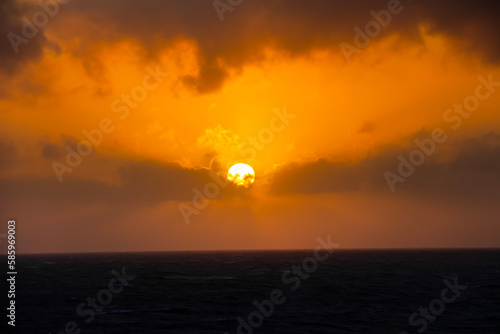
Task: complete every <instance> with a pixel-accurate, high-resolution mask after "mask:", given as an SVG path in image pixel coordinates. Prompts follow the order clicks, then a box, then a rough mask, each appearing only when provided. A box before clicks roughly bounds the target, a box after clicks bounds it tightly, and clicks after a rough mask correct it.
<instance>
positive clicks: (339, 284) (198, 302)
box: [1, 250, 500, 334]
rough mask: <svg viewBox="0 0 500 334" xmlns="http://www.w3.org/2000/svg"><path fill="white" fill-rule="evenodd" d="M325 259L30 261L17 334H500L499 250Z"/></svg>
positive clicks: (217, 256)
mask: <svg viewBox="0 0 500 334" xmlns="http://www.w3.org/2000/svg"><path fill="white" fill-rule="evenodd" d="M315 255H317V254H314V251H313V250H300V251H225V252H162V253H108V254H44V255H19V256H18V259H17V261H18V263H17V273H18V274H17V281H16V327H15V328H16V332H17V333H53V334H56V333H57V334H59V333H89V334H90V333H134V334H139V333H146V334H149V333H151V334H152V333H183V334H190V333H218V334H224V333H230V334H233V333H246V334H250V333H269V334H274V333H288V334H290V333H297V334H305V333H364V334H366V333H376V334H380V333H384V334H389V333H394V334H400V333H402V334H406V333H428V334H431V333H441V334H442V333H450V334H451V333H454V334H455V333H475V334H488V333H491V334H499V333H500V281H499V278H500V261H499V260H500V250H334V251H333V253H331V254H328V253H326V252H325V253H324V254H321V259H320V260H318V258H316V257H315ZM4 310H5V308H4ZM3 318H4V321H3V322H2V327H1V328H2V332H4V329H5V328H7V326H6V321H5V315H4V316H3ZM9 327H10V326H9ZM5 332H7V331H5Z"/></svg>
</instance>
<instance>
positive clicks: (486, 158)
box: [270, 132, 500, 200]
mask: <svg viewBox="0 0 500 334" xmlns="http://www.w3.org/2000/svg"><path fill="white" fill-rule="evenodd" d="M426 137H427V138H428V137H429V134H428V133H425V132H422V133H419V134H417V135H416V136H415V137H413V138H412V140H411V143H413V139H422V138H426ZM416 148H417V147H415V145H411V144H410V145H409V146H395V145H394V146H391V147H386V148H384V149H382V150H381V151H379V152H378V153H376V154H374V155H371V156H369V157H367V158H365V159H363V160H361V161H359V162H357V163H354V164H352V163H346V162H336V161H330V160H327V159H319V160H316V161H313V162H307V163H303V164H298V163H294V164H289V165H286V166H284V167H282V168H281V169H279V170H277V171H276V173H275V176H274V178H273V181H272V183H271V186H270V192H271V193H274V194H277V195H283V194H319V193H342V192H376V193H387V194H390V193H391V188H390V186H389V184H388V182H387V179H386V177H385V176H384V174H385V173H386V172H387V171H390V172H392V173H394V174H398V168H399V165H400V164H401V160H400V159H399V157H400V156H402V157H403V158H404V159H406V160H407V161H408V160H409V154H410V153H411V152H412V150H414V149H416ZM443 156H447V157H448V158H447V159H446V160H440V159H442V157H443ZM414 169H415V170H414V172H412V173H411V175H409V176H407V177H405V180H404V181H403V182H397V183H396V184H395V188H396V192H401V193H405V194H412V195H417V196H420V195H429V194H439V195H444V196H445V197H454V196H456V195H459V196H472V195H474V196H475V199H476V200H487V199H488V198H491V197H492V196H493V197H495V198H497V197H498V196H499V195H500V192H499V191H498V189H500V188H499V187H500V135H497V134H494V133H490V134H486V135H484V136H482V137H475V138H469V139H461V140H458V141H456V142H455V143H451V144H448V145H445V146H443V147H439V146H438V147H437V148H436V151H435V153H434V154H433V155H430V156H428V157H426V160H425V162H424V163H423V164H422V165H420V166H414Z"/></svg>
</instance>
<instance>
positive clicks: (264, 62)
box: [0, 0, 500, 253]
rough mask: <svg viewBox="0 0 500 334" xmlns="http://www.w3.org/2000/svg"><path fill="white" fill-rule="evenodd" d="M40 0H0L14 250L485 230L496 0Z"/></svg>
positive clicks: (251, 245) (7, 197)
mask: <svg viewBox="0 0 500 334" xmlns="http://www.w3.org/2000/svg"><path fill="white" fill-rule="evenodd" d="M42 4H45V5H43V6H42V5H41V4H40V3H39V2H38V1H28V0H23V1H21V0H17V1H13V0H7V1H2V3H1V4H0V30H1V38H0V79H1V80H0V200H1V202H0V219H1V221H2V225H1V226H2V227H1V229H0V232H1V233H5V231H6V229H7V220H8V219H12V218H14V219H16V221H17V246H18V248H19V251H20V252H25V253H43V252H101V251H164V250H165V251H166V250H216V249H303V248H314V247H315V245H316V238H317V237H325V236H327V235H331V239H332V241H334V242H336V243H338V244H340V247H341V248H407V247H409V248H412V247H500V224H499V223H500V218H499V217H500V205H499V200H500V114H499V110H500V20H499V19H498V13H499V9H500V8H499V4H498V2H497V1H456V0H454V1H452V0H445V1H430V0H429V1H424V0H413V1H410V0H405V1H400V2H399V1H395V0H391V1H371V0H370V1H369V0H363V1H327V0H324V1H320V0H314V1H311V0H308V1H296V0H253V1H251V0H245V1H239V0H232V1H229V0H220V1H184V0H165V1H159V0H158V1H154V0H152V1H139V0H109V1H97V0H70V1H59V4H57V3H56V2H54V1H48V0H43V2H42ZM433 138H434V139H433ZM92 141H93V143H92ZM85 143H87V144H89V143H90V145H91V146H89V145H86V144H85ZM419 143H420V144H419ZM426 145H427V146H426ZM422 147H423V148H422ZM417 150H418V151H417ZM425 151H427V152H425ZM71 152H73V153H71ZM79 152H80V153H79ZM402 161H403V162H402ZM411 161H413V165H416V166H413V165H412V162H411ZM235 163H245V164H248V165H250V166H251V167H252V168H253V169H254V170H255V182H254V183H253V184H252V185H251V186H249V187H241V186H236V185H233V184H227V183H226V182H225V180H226V173H227V171H228V169H229V167H231V166H232V165H233V164H235ZM403 174H405V175H403ZM403 181H404V182H403ZM207 191H208V197H209V198H208V199H207V200H203V199H200V196H199V194H200V193H201V194H202V196H207ZM210 197H211V198H210Z"/></svg>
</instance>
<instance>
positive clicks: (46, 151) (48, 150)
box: [42, 143, 62, 159]
mask: <svg viewBox="0 0 500 334" xmlns="http://www.w3.org/2000/svg"><path fill="white" fill-rule="evenodd" d="M61 155H62V150H61V148H60V147H59V145H57V144H53V143H47V144H43V145H42V157H44V158H48V159H58V158H59V157H61Z"/></svg>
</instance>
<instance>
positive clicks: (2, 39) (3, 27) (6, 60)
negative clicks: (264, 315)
mask: <svg viewBox="0 0 500 334" xmlns="http://www.w3.org/2000/svg"><path fill="white" fill-rule="evenodd" d="M36 4H37V3H31V4H30V3H28V2H19V1H15V0H2V1H0V74H3V75H6V76H9V75H12V74H13V73H14V72H15V71H16V70H17V69H18V68H19V67H21V66H24V65H26V63H27V62H30V61H35V60H37V59H38V58H40V56H41V55H42V54H43V48H44V46H45V43H46V42H47V39H46V38H45V35H44V31H43V30H44V29H43V27H42V28H38V29H39V31H38V33H37V34H36V35H34V36H33V37H31V38H25V37H23V32H22V28H23V25H24V24H25V23H23V21H22V19H23V17H24V18H26V19H28V20H29V21H32V15H33V13H34V12H36V11H37V10H40V8H39V7H37V6H36ZM10 33H13V34H16V35H17V36H20V37H22V38H24V39H25V40H27V42H26V43H22V44H19V45H18V52H17V53H16V50H15V48H14V47H13V46H12V43H11V40H10V39H9V34H10ZM11 38H12V35H11Z"/></svg>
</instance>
